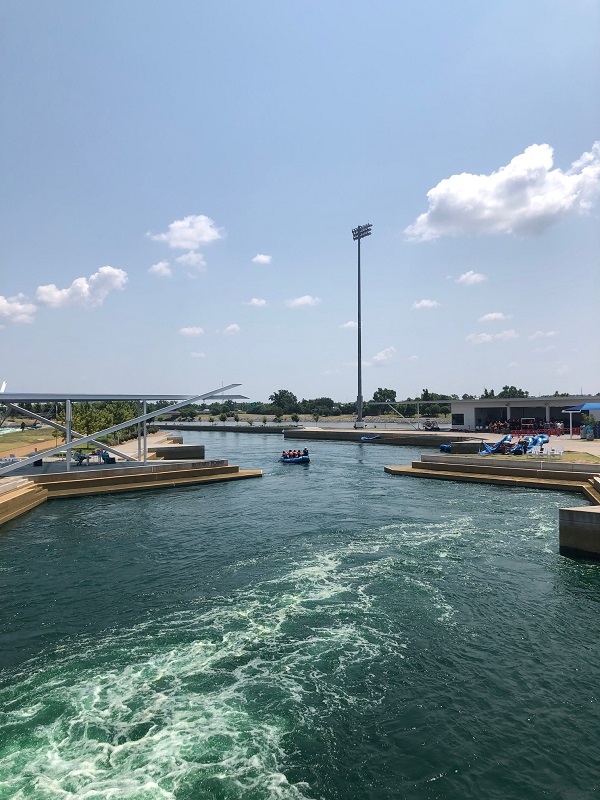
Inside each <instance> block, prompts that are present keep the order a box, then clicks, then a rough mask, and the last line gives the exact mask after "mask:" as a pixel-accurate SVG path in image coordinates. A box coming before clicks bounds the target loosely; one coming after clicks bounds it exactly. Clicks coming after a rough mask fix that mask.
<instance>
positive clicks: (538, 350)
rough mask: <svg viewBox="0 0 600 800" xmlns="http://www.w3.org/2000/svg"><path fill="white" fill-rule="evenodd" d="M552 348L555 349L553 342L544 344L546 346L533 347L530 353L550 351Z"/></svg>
mask: <svg viewBox="0 0 600 800" xmlns="http://www.w3.org/2000/svg"><path fill="white" fill-rule="evenodd" d="M553 350H556V346H555V345H553V344H549V345H546V347H534V348H533V350H532V351H531V352H532V353H551V352H552V351H553Z"/></svg>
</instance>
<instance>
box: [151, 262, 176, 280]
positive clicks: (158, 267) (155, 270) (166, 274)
mask: <svg viewBox="0 0 600 800" xmlns="http://www.w3.org/2000/svg"><path fill="white" fill-rule="evenodd" d="M148 272H151V273H152V274H153V275H159V276H160V277H161V278H170V277H171V275H172V274H173V271H172V270H171V267H170V266H169V262H168V261H159V262H158V264H152V266H151V267H150V269H149V270H148Z"/></svg>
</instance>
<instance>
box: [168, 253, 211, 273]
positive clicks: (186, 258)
mask: <svg viewBox="0 0 600 800" xmlns="http://www.w3.org/2000/svg"><path fill="white" fill-rule="evenodd" d="M175 261H177V262H178V263H179V264H185V266H186V267H194V268H195V269H197V270H198V271H199V272H202V271H203V270H205V269H206V261H205V260H204V256H203V255H202V253H195V252H194V251H193V250H190V251H189V253H184V254H183V255H182V256H177V258H176V259H175Z"/></svg>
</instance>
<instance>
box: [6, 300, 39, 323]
mask: <svg viewBox="0 0 600 800" xmlns="http://www.w3.org/2000/svg"><path fill="white" fill-rule="evenodd" d="M24 300H25V295H23V294H18V295H16V296H15V297H4V296H3V295H1V294H0V319H3V320H6V321H7V322H33V315H34V314H35V312H36V311H37V306H34V305H33V303H26V302H24Z"/></svg>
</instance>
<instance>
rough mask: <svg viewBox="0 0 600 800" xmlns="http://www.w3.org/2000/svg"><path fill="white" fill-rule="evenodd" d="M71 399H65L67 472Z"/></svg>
mask: <svg viewBox="0 0 600 800" xmlns="http://www.w3.org/2000/svg"><path fill="white" fill-rule="evenodd" d="M71 412H72V409H71V401H70V400H65V424H66V426H67V430H66V433H65V444H66V445H67V472H70V471H71V448H70V446H69V445H70V444H71Z"/></svg>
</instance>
